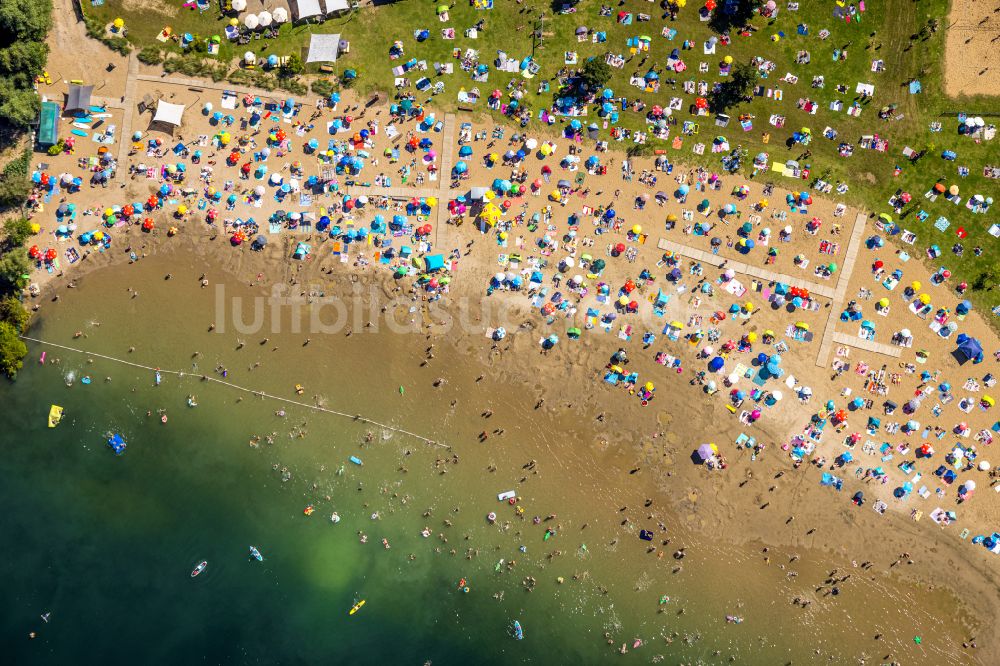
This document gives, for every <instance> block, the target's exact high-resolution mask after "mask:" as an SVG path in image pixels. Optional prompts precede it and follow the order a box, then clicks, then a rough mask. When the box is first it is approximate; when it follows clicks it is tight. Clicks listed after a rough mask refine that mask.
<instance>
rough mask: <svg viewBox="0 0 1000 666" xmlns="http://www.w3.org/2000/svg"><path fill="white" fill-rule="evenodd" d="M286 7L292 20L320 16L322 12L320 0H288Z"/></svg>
mask: <svg viewBox="0 0 1000 666" xmlns="http://www.w3.org/2000/svg"><path fill="white" fill-rule="evenodd" d="M288 9H289V10H290V11H291V12H292V20H293V21H301V20H302V19H307V18H311V17H313V16H320V15H321V14H322V13H323V9H322V8H321V7H320V0H288Z"/></svg>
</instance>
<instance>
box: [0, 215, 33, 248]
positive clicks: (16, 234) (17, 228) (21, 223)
mask: <svg viewBox="0 0 1000 666" xmlns="http://www.w3.org/2000/svg"><path fill="white" fill-rule="evenodd" d="M3 232H4V236H5V237H6V238H5V240H6V243H7V246H8V247H21V246H22V245H24V241H26V240H28V238H29V237H30V236H31V222H28V221H27V220H26V219H24V218H23V217H18V218H14V219H12V220H7V221H6V222H4V225H3Z"/></svg>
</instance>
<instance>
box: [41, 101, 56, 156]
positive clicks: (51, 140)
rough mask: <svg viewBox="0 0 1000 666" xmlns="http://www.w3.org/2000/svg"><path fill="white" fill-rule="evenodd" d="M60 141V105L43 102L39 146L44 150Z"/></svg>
mask: <svg viewBox="0 0 1000 666" xmlns="http://www.w3.org/2000/svg"><path fill="white" fill-rule="evenodd" d="M57 141H59V105H58V104H56V103H55V102H42V111H41V113H40V114H39V115H38V145H39V146H41V147H42V148H47V147H48V146H52V145H55V143H56V142H57Z"/></svg>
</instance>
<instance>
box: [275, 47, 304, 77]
mask: <svg viewBox="0 0 1000 666" xmlns="http://www.w3.org/2000/svg"><path fill="white" fill-rule="evenodd" d="M305 68H306V66H305V65H304V64H302V58H300V57H299V56H298V55H297V54H295V53H293V54H292V55H290V56H288V60H286V61H285V64H284V65H282V66H281V69H280V70H279V71H280V73H281V76H284V77H286V78H287V77H292V76H297V75H299V74H301V73H302V70H304V69H305Z"/></svg>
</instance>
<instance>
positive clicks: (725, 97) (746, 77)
mask: <svg viewBox="0 0 1000 666" xmlns="http://www.w3.org/2000/svg"><path fill="white" fill-rule="evenodd" d="M757 76H758V72H757V68H756V67H754V66H753V65H752V64H749V63H743V64H740V65H737V66H736V67H734V68H733V71H732V73H731V74H730V75H729V78H728V79H727V80H725V81H723V82H722V83H720V84H719V85H718V87H716V88H715V89H714V90H712V91H711V92H710V93H709V94H708V108H709V109H711V110H712V112H713V113H725V112H726V111H727V110H729V109H730V108H732V107H734V106H736V105H737V104H740V103H741V102H743V101H744V100H745V99H746V98H748V97H750V96H751V95H752V94H753V87H754V86H755V85H756V84H757Z"/></svg>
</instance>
